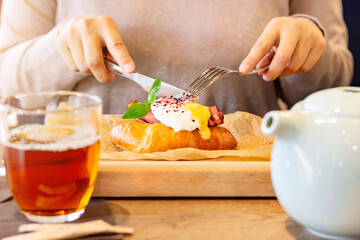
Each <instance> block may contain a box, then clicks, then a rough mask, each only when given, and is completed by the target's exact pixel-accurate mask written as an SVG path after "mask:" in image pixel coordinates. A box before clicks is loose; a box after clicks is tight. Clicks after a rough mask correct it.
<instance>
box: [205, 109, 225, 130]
mask: <svg viewBox="0 0 360 240" xmlns="http://www.w3.org/2000/svg"><path fill="white" fill-rule="evenodd" d="M209 110H210V114H211V116H210V118H209V123H208V126H209V127H215V126H217V125H220V124H222V123H223V122H224V113H223V112H222V111H219V108H218V107H217V106H212V107H209Z"/></svg>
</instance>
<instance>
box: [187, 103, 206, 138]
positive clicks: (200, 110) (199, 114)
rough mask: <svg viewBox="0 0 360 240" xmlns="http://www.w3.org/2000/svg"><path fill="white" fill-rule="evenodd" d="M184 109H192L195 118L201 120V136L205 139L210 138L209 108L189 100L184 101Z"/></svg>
mask: <svg viewBox="0 0 360 240" xmlns="http://www.w3.org/2000/svg"><path fill="white" fill-rule="evenodd" d="M184 109H185V111H190V112H191V116H192V117H193V118H194V119H195V120H197V121H199V123H200V128H199V132H200V135H201V137H202V138H203V139H205V140H208V139H210V136H211V132H210V129H209V127H208V122H209V118H210V116H211V114H210V110H209V108H208V107H205V106H202V105H200V104H198V103H194V102H189V103H184Z"/></svg>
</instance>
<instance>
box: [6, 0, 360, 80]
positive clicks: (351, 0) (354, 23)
mask: <svg viewBox="0 0 360 240" xmlns="http://www.w3.org/2000/svg"><path fill="white" fill-rule="evenodd" d="M1 2H2V0H0V10H1ZM342 2H343V12H344V19H345V22H346V25H347V27H348V31H349V49H350V51H351V52H352V54H353V56H354V62H355V67H354V76H353V80H352V82H351V85H352V86H358V87H360V1H359V0H343V1H342ZM0 13H1V12H0Z"/></svg>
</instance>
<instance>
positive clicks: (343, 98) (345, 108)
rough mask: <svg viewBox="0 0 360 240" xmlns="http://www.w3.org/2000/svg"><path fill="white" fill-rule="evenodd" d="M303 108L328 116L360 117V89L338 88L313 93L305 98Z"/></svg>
mask: <svg viewBox="0 0 360 240" xmlns="http://www.w3.org/2000/svg"><path fill="white" fill-rule="evenodd" d="M303 107H304V108H305V109H307V110H309V111H313V112H318V113H321V114H326V115H340V116H349V117H360V87H337V88H330V89H326V90H322V91H319V92H316V93H313V94H311V95H309V96H308V97H307V98H305V100H304V102H303Z"/></svg>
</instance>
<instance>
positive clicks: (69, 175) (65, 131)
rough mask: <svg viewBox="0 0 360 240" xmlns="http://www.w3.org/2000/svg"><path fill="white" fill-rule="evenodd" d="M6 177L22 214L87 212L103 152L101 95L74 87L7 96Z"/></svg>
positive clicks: (57, 216) (52, 218) (38, 217)
mask: <svg viewBox="0 0 360 240" xmlns="http://www.w3.org/2000/svg"><path fill="white" fill-rule="evenodd" d="M0 107H1V111H0V113H1V121H0V130H1V131H0V132H1V143H2V146H3V159H4V161H5V169H6V178H7V182H8V185H9V188H10V190H11V192H12V194H13V197H14V199H15V201H16V203H17V205H18V207H19V209H20V211H21V213H22V214H23V215H24V216H25V217H26V218H27V219H28V220H30V221H34V222H69V221H73V220H76V219H78V218H79V217H80V216H81V215H82V214H83V213H84V211H85V207H86V205H87V204H88V202H89V200H90V197H91V194H92V192H93V189H94V184H95V180H96V175H97V171H98V162H99V154H100V125H101V124H100V121H101V113H102V102H101V99H100V98H99V97H97V96H94V95H89V94H85V93H79V92H70V91H52V92H34V93H24V94H17V95H14V96H11V97H7V98H4V99H2V102H1V104H0Z"/></svg>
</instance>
